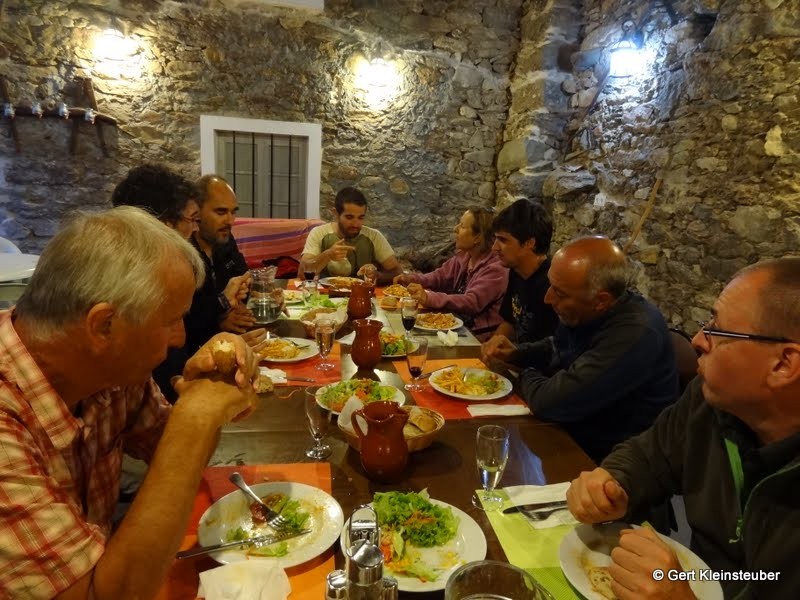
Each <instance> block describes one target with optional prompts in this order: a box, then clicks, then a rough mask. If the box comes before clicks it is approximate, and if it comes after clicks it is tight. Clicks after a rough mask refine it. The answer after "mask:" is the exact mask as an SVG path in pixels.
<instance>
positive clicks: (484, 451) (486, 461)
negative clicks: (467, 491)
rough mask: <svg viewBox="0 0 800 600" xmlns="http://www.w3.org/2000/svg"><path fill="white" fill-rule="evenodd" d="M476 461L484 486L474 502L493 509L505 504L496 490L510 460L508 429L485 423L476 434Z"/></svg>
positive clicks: (487, 509) (486, 509) (487, 508)
mask: <svg viewBox="0 0 800 600" xmlns="http://www.w3.org/2000/svg"><path fill="white" fill-rule="evenodd" d="M475 462H476V463H477V467H478V477H479V478H480V481H481V486H482V487H483V490H484V491H483V492H482V493H481V494H480V495H479V497H473V500H472V503H473V504H474V505H475V506H476V507H477V508H480V509H481V510H485V511H493V510H497V509H498V508H500V507H502V506H503V497H502V496H500V494H498V493H497V492H496V491H495V488H496V487H497V484H499V483H500V479H501V478H502V477H503V471H504V470H505V468H506V462H508V431H506V429H505V428H503V427H500V426H499V425H483V426H482V427H479V428H478V433H477V435H476V436H475Z"/></svg>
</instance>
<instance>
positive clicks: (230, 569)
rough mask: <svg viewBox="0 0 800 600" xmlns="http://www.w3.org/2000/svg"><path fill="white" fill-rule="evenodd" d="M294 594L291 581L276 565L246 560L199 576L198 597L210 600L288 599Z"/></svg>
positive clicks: (264, 561) (269, 562) (204, 572)
mask: <svg viewBox="0 0 800 600" xmlns="http://www.w3.org/2000/svg"><path fill="white" fill-rule="evenodd" d="M291 591H292V588H291V586H290V585H289V578H288V577H287V576H286V573H285V572H284V570H283V569H281V568H280V567H278V566H277V565H275V563H273V562H271V561H267V560H245V561H242V562H235V563H229V564H227V565H223V566H221V567H217V568H216V569H211V570H209V571H203V572H202V573H200V587H199V588H198V590H197V596H198V597H200V598H207V599H208V600H285V598H286V597H287V596H288V595H289V594H290V593H291Z"/></svg>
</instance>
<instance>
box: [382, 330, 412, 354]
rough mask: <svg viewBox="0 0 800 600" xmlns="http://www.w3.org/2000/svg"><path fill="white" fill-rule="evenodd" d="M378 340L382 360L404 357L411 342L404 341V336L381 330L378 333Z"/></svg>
mask: <svg viewBox="0 0 800 600" xmlns="http://www.w3.org/2000/svg"><path fill="white" fill-rule="evenodd" d="M380 339H381V357H382V358H396V357H399V356H405V355H406V352H407V351H408V346H409V345H410V344H411V342H409V341H408V340H407V339H406V336H404V335H402V334H399V333H392V332H391V331H385V330H383V329H381V332H380Z"/></svg>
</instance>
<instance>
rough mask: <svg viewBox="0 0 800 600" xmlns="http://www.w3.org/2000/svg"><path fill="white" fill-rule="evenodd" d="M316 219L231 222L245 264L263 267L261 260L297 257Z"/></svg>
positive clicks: (242, 220)
mask: <svg viewBox="0 0 800 600" xmlns="http://www.w3.org/2000/svg"><path fill="white" fill-rule="evenodd" d="M322 223H324V221H320V220H319V219H252V218H246V217H240V218H238V219H236V221H235V222H234V224H233V237H234V238H236V244H237V245H238V246H239V251H240V252H241V253H242V254H243V255H244V258H245V260H246V261H247V266H248V267H250V268H257V267H261V266H263V264H264V263H263V261H264V260H269V259H274V258H278V257H279V256H291V257H293V258H297V259H299V258H300V254H301V253H302V252H303V246H305V243H306V237H308V232H309V231H311V230H312V229H313V228H314V227H316V226H317V225H321V224H322Z"/></svg>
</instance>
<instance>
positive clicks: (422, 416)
mask: <svg viewBox="0 0 800 600" xmlns="http://www.w3.org/2000/svg"><path fill="white" fill-rule="evenodd" d="M408 422H409V423H411V424H412V425H414V426H415V427H417V429H419V430H420V431H421V432H422V433H428V432H429V431H433V430H434V429H436V425H437V423H436V419H434V418H433V417H432V416H431V415H429V414H428V413H426V412H425V411H423V410H419V409H417V410H413V409H412V410H411V414H409V415H408Z"/></svg>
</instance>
